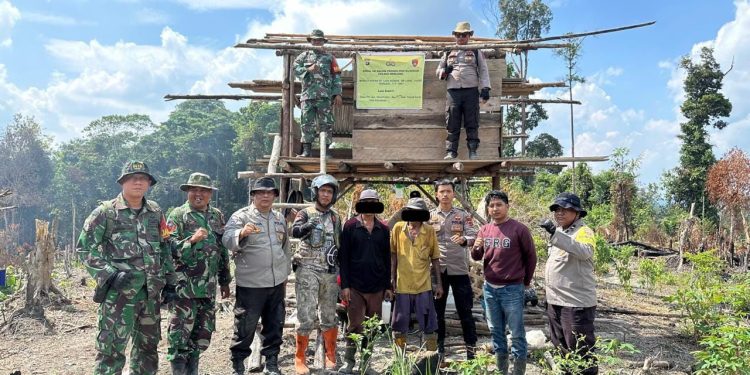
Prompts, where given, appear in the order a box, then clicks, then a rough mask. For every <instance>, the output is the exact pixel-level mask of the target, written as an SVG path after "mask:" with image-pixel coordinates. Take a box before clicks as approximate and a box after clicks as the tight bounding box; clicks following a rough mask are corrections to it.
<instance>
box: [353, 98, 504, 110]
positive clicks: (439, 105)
mask: <svg viewBox="0 0 750 375" xmlns="http://www.w3.org/2000/svg"><path fill="white" fill-rule="evenodd" d="M501 106H502V104H501V99H500V98H498V97H491V98H490V100H489V101H487V103H485V104H481V103H480V104H479V110H480V111H483V112H500V107H501ZM357 113H367V114H372V115H393V114H396V113H445V97H444V96H443V97H442V98H436V99H423V100H422V109H398V110H394V109H357Z"/></svg>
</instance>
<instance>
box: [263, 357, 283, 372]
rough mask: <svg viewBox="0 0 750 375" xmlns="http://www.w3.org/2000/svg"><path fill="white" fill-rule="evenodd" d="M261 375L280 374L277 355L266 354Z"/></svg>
mask: <svg viewBox="0 0 750 375" xmlns="http://www.w3.org/2000/svg"><path fill="white" fill-rule="evenodd" d="M263 375H281V371H280V370H279V356H278V355H276V354H273V355H267V356H266V366H265V367H264V368H263Z"/></svg>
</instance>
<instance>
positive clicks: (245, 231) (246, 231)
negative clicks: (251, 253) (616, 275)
mask: <svg viewBox="0 0 750 375" xmlns="http://www.w3.org/2000/svg"><path fill="white" fill-rule="evenodd" d="M259 231H260V230H259V228H258V227H257V226H255V225H254V224H252V223H247V224H245V226H244V227H242V230H241V231H240V238H245V237H247V236H249V235H251V234H253V233H258V232H259Z"/></svg>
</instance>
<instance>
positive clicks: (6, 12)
mask: <svg viewBox="0 0 750 375" xmlns="http://www.w3.org/2000/svg"><path fill="white" fill-rule="evenodd" d="M20 18H21V12H20V11H19V10H18V8H16V7H14V6H13V4H11V3H10V1H7V0H6V1H0V47H10V46H11V45H12V44H13V39H12V38H11V33H12V31H13V26H15V25H16V22H17V21H18V20H19V19H20Z"/></svg>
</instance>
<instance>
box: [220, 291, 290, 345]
mask: <svg viewBox="0 0 750 375" xmlns="http://www.w3.org/2000/svg"><path fill="white" fill-rule="evenodd" d="M236 290H237V301H236V302H235V304H234V336H233V337H232V343H231V344H230V345H229V350H230V351H231V352H232V360H235V359H243V360H244V359H245V358H247V357H249V356H250V345H252V343H253V338H255V328H256V327H257V326H258V320H260V319H263V329H262V330H261V332H260V333H261V335H262V336H263V348H262V349H261V351H260V354H261V355H263V356H269V355H278V354H279V351H280V350H281V337H282V331H283V329H284V319H285V318H286V312H285V310H284V295H285V294H286V283H281V284H279V285H277V286H275V287H271V288H243V287H241V286H238V287H237V289H236Z"/></svg>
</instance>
